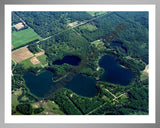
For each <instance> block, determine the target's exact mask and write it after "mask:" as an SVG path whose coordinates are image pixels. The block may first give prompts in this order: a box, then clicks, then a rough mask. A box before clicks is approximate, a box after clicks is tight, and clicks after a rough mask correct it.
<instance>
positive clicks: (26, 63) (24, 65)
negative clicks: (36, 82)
mask: <svg viewBox="0 0 160 128" xmlns="http://www.w3.org/2000/svg"><path fill="white" fill-rule="evenodd" d="M19 64H23V67H25V68H26V69H27V68H30V67H33V68H35V67H41V65H40V63H39V64H36V65H34V64H33V63H32V62H31V58H28V59H26V60H24V61H21V62H20V63H19Z"/></svg>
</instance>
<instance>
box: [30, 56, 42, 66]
mask: <svg viewBox="0 0 160 128" xmlns="http://www.w3.org/2000/svg"><path fill="white" fill-rule="evenodd" d="M30 61H31V62H32V64H34V65H36V64H39V63H40V61H39V60H38V59H37V58H36V57H33V58H31V59H30Z"/></svg>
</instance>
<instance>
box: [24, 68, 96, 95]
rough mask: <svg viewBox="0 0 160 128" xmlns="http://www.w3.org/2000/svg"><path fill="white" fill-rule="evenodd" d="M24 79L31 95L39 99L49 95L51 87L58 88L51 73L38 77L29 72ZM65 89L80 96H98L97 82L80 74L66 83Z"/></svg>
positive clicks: (46, 72)
mask: <svg viewBox="0 0 160 128" xmlns="http://www.w3.org/2000/svg"><path fill="white" fill-rule="evenodd" d="M23 78H24V79H25V82H26V85H27V87H28V88H29V89H30V91H31V93H33V94H35V95H36V96H38V97H44V96H45V94H46V95H47V94H49V91H50V90H51V86H53V87H55V88H57V85H56V84H57V83H58V82H53V81H52V78H53V73H52V72H50V71H45V72H42V73H41V74H39V75H37V76H36V75H35V74H34V73H32V72H29V73H27V74H25V75H24V76H23ZM59 83H60V82H59ZM64 87H65V88H68V89H70V90H72V91H73V92H75V93H76V94H78V95H82V96H86V97H93V96H96V95H97V89H96V80H95V79H93V78H89V77H86V76H83V75H80V74H77V75H75V76H74V77H73V79H72V80H71V81H68V82H65V85H64ZM53 92H54V91H53Z"/></svg>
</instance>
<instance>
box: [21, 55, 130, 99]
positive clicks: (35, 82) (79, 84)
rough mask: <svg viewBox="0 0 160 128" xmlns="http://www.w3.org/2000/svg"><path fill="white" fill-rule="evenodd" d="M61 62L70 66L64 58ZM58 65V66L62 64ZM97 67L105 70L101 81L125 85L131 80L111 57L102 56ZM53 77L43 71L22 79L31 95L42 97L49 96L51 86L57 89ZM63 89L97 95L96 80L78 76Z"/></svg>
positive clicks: (128, 71)
mask: <svg viewBox="0 0 160 128" xmlns="http://www.w3.org/2000/svg"><path fill="white" fill-rule="evenodd" d="M72 59H73V58H72ZM63 62H69V64H71V62H70V61H68V60H66V58H65V60H64V59H63ZM72 62H74V63H72V64H76V63H75V62H78V61H72ZM58 63H59V64H60V63H62V62H58ZM99 65H100V66H101V67H103V68H104V69H105V72H104V74H103V75H102V76H101V77H100V79H101V80H103V81H107V82H111V83H115V84H121V85H127V84H129V83H130V82H131V80H132V77H133V76H132V72H131V71H130V70H128V69H126V68H123V67H121V66H120V65H119V64H118V63H117V62H116V59H115V58H114V57H113V56H108V55H107V56H103V57H102V58H101V59H100V61H99ZM53 75H54V74H53V73H52V72H50V71H44V72H42V73H40V74H39V75H37V76H36V75H35V74H34V73H32V72H29V73H27V74H25V75H24V76H23V78H24V80H25V82H26V85H27V87H28V88H29V89H30V91H31V93H33V94H35V95H36V96H38V97H44V96H45V95H47V94H49V92H50V90H51V87H52V86H53V87H55V88H57V87H56V84H57V83H59V82H53V80H52V78H53ZM63 87H65V88H68V89H70V90H72V91H73V92H75V93H76V94H78V95H82V96H86V97H94V96H96V95H97V89H96V80H95V79H93V78H90V77H86V76H83V75H80V74H77V75H75V76H74V77H73V79H72V80H71V81H68V82H65V85H64V86H63ZM55 91H56V90H55ZM53 92H54V91H53Z"/></svg>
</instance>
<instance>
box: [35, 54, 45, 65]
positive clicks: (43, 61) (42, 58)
mask: <svg viewBox="0 0 160 128" xmlns="http://www.w3.org/2000/svg"><path fill="white" fill-rule="evenodd" d="M46 58H47V56H46V55H41V56H38V57H37V59H38V60H39V61H40V62H41V64H43V65H45V64H47V61H46Z"/></svg>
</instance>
